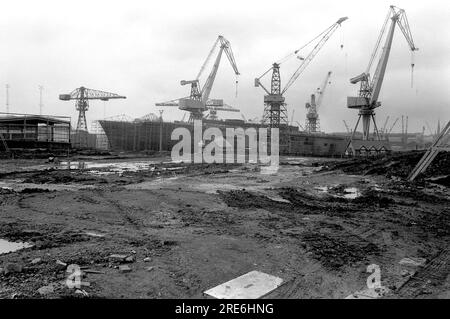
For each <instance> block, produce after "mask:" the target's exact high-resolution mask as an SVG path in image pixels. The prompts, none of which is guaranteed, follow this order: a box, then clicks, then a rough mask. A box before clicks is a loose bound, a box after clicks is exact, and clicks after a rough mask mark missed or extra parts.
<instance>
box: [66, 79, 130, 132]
mask: <svg viewBox="0 0 450 319" xmlns="http://www.w3.org/2000/svg"><path fill="white" fill-rule="evenodd" d="M59 99H60V100H62V101H70V100H75V101H76V102H75V108H76V110H77V111H78V122H77V130H82V131H87V130H88V129H87V122H86V111H87V110H88V109H89V100H101V101H108V100H110V99H126V97H125V96H122V95H118V94H115V93H109V92H103V91H98V90H92V89H88V88H85V87H83V86H82V87H79V88H77V89H75V90H73V91H72V93H70V94H60V95H59Z"/></svg>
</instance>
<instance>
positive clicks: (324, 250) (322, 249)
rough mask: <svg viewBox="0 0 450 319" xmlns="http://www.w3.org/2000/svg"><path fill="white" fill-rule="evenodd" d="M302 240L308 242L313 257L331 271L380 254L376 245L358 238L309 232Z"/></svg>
mask: <svg viewBox="0 0 450 319" xmlns="http://www.w3.org/2000/svg"><path fill="white" fill-rule="evenodd" d="M352 237H353V238H352ZM302 240H303V241H305V242H306V245H307V246H308V248H309V250H310V251H311V252H312V254H313V257H314V258H315V259H317V260H319V261H320V263H321V264H322V265H323V266H324V267H325V268H327V269H329V270H338V269H339V268H341V267H343V266H346V265H352V264H355V263H358V262H362V261H366V260H367V256H370V255H377V254H378V253H379V252H380V249H379V248H378V247H377V246H376V245H374V244H372V243H370V242H367V241H364V240H362V239H360V238H358V237H356V236H350V237H349V236H345V237H343V238H339V237H338V236H332V235H330V234H320V233H315V232H308V233H305V234H304V235H303V236H302Z"/></svg>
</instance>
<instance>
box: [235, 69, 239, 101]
mask: <svg viewBox="0 0 450 319" xmlns="http://www.w3.org/2000/svg"><path fill="white" fill-rule="evenodd" d="M238 84H239V79H238V75H237V74H236V95H235V98H236V99H237V97H238Z"/></svg>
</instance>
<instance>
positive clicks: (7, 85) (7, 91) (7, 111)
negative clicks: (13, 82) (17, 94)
mask: <svg viewBox="0 0 450 319" xmlns="http://www.w3.org/2000/svg"><path fill="white" fill-rule="evenodd" d="M5 87H6V113H9V84H6V85H5Z"/></svg>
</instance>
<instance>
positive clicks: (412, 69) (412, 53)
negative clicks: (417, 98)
mask: <svg viewBox="0 0 450 319" xmlns="http://www.w3.org/2000/svg"><path fill="white" fill-rule="evenodd" d="M414 65H415V63H414V50H411V88H413V86H414Z"/></svg>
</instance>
